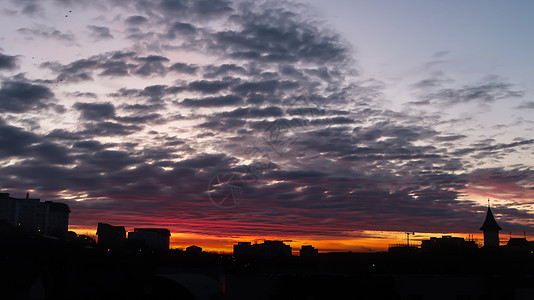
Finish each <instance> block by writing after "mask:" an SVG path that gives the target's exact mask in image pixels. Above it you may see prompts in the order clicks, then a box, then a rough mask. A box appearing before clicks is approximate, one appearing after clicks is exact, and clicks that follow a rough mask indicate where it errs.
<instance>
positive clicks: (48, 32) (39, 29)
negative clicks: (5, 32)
mask: <svg viewBox="0 0 534 300" xmlns="http://www.w3.org/2000/svg"><path fill="white" fill-rule="evenodd" d="M17 31H18V32H20V33H22V34H25V35H29V36H37V37H41V38H47V39H48V38H49V39H55V40H59V41H64V42H74V41H75V40H76V38H75V36H74V35H73V34H72V33H65V32H61V31H60V30H58V29H56V28H54V27H49V26H46V25H38V26H36V27H35V28H25V27H23V28H19V29H18V30H17Z"/></svg>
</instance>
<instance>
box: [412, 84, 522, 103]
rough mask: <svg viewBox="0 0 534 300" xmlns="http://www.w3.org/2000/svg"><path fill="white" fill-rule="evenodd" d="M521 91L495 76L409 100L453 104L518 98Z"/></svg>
mask: <svg viewBox="0 0 534 300" xmlns="http://www.w3.org/2000/svg"><path fill="white" fill-rule="evenodd" d="M438 85H440V83H436V82H435V81H430V82H425V81H423V82H420V83H418V85H417V87H423V86H424V87H434V86H438ZM522 96H523V92H522V91H517V90H514V89H513V85H512V84H509V83H505V82H501V81H499V80H498V79H497V78H490V79H489V80H486V82H483V83H480V84H473V85H466V86H464V87H462V88H443V89H438V90H437V91H433V92H430V93H426V94H425V95H423V96H422V97H421V98H422V100H420V101H416V102H411V103H412V104H416V105H428V104H438V105H454V104H460V103H468V102H478V103H490V102H493V101H496V100H500V99H507V98H520V97H522Z"/></svg>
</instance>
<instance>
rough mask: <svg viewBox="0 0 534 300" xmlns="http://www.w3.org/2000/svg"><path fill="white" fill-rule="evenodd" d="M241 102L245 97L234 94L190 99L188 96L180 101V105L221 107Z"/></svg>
mask: <svg viewBox="0 0 534 300" xmlns="http://www.w3.org/2000/svg"><path fill="white" fill-rule="evenodd" d="M241 103H243V98H241V97H238V96H234V95H226V96H218V97H206V98H200V99H189V98H188V99H185V100H184V101H182V102H180V105H183V106H189V107H221V106H230V105H238V104H241Z"/></svg>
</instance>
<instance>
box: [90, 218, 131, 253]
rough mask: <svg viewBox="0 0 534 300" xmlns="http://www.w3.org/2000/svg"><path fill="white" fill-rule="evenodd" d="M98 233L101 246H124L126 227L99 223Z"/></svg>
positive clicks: (110, 247)
mask: <svg viewBox="0 0 534 300" xmlns="http://www.w3.org/2000/svg"><path fill="white" fill-rule="evenodd" d="M96 235H97V236H98V245H99V246H100V247H103V248H107V249H113V248H117V247H121V246H123V244H124V241H125V240H126V229H124V226H113V225H110V224H106V223H98V227H97V230H96Z"/></svg>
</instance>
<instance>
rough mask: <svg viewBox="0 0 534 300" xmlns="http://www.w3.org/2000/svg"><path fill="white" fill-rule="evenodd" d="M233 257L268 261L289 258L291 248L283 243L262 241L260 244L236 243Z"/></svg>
mask: <svg viewBox="0 0 534 300" xmlns="http://www.w3.org/2000/svg"><path fill="white" fill-rule="evenodd" d="M234 256H236V257H249V258H260V259H270V258H276V257H289V256H291V246H289V245H286V244H284V242H283V241H268V240H267V241H264V242H263V243H262V244H251V243H250V242H238V243H237V245H234Z"/></svg>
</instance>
